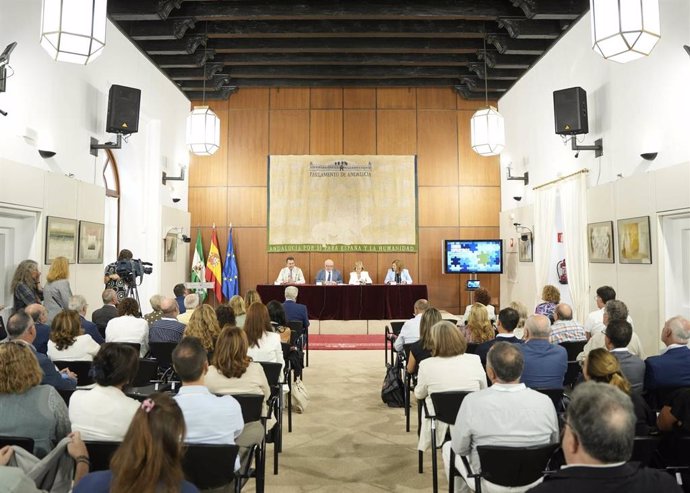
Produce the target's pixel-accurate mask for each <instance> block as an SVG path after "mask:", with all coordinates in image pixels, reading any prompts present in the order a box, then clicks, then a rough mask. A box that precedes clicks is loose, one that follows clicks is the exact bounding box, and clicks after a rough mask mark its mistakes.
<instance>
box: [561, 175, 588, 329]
mask: <svg viewBox="0 0 690 493" xmlns="http://www.w3.org/2000/svg"><path fill="white" fill-rule="evenodd" d="M558 190H559V192H560V194H561V211H562V215H563V235H564V242H565V262H566V267H567V270H568V287H569V288H570V294H571V296H572V298H573V319H574V320H577V321H578V322H580V323H584V321H585V319H586V317H587V309H588V299H587V298H588V296H589V266H588V250H587V175H586V174H584V173H580V174H578V175H576V176H574V177H572V178H570V179H568V180H565V181H563V182H561V183H560V184H559V187H558Z"/></svg>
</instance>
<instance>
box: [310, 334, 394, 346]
mask: <svg viewBox="0 0 690 493" xmlns="http://www.w3.org/2000/svg"><path fill="white" fill-rule="evenodd" d="M309 349H310V350H311V349H326V350H338V349H378V350H383V333H381V334H343V335H340V334H314V335H311V334H310V335H309Z"/></svg>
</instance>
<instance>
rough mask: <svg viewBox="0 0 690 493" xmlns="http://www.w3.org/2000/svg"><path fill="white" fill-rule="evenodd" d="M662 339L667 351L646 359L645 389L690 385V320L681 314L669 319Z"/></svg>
mask: <svg viewBox="0 0 690 493" xmlns="http://www.w3.org/2000/svg"><path fill="white" fill-rule="evenodd" d="M661 340H662V341H663V343H664V344H666V352H665V353H664V354H661V355H659V356H650V357H649V358H647V360H646V361H645V364H646V367H647V368H646V371H645V379H644V387H645V389H646V390H655V389H660V388H664V387H666V388H668V387H690V348H688V341H689V340H690V321H688V320H686V319H685V318H683V317H681V316H677V317H673V318H671V319H669V320H667V321H666V324H664V329H663V330H662V331H661Z"/></svg>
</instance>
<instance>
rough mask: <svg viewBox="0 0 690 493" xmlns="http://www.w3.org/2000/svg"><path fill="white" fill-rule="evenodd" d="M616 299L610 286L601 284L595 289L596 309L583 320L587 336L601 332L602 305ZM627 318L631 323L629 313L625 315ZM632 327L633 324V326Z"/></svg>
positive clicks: (604, 325) (604, 326)
mask: <svg viewBox="0 0 690 493" xmlns="http://www.w3.org/2000/svg"><path fill="white" fill-rule="evenodd" d="M615 299H616V291H615V290H614V289H613V288H612V287H611V286H601V287H600V288H598V289H597V296H596V303H597V309H596V310H594V311H593V312H591V313H590V314H589V315H587V320H586V321H585V332H586V333H587V337H588V338H589V337H591V336H593V335H594V334H596V333H597V332H603V331H604V329H605V328H606V324H605V323H604V307H605V306H606V303H608V302H609V301H611V300H615ZM627 317H628V318H627V320H628V322H629V323H630V325H633V321H632V318H630V315H628V316H627ZM633 328H634V326H633Z"/></svg>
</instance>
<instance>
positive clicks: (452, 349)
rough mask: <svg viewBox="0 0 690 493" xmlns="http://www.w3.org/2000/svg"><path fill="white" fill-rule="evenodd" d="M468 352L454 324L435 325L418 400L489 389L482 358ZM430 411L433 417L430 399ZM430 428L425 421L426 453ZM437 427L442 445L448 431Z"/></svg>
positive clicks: (419, 377) (419, 375) (422, 367)
mask: <svg viewBox="0 0 690 493" xmlns="http://www.w3.org/2000/svg"><path fill="white" fill-rule="evenodd" d="M466 350H467V342H466V341H465V337H464V336H463V335H462V333H461V332H460V331H459V330H458V328H457V327H456V326H455V325H454V324H453V323H451V322H448V321H445V320H442V321H440V322H438V323H436V324H434V325H433V327H431V358H427V359H425V360H424V361H422V362H420V363H419V371H418V372H417V385H415V388H414V395H415V397H416V398H417V399H418V400H421V399H426V397H427V396H428V395H429V394H433V393H434V392H445V391H448V390H466V391H475V390H479V389H484V388H486V373H484V368H482V363H481V361H480V360H479V356H477V355H476V354H466V353H465V351H466ZM426 408H427V409H428V411H429V413H430V414H433V413H434V406H433V403H432V402H431V399H426ZM430 426H431V424H430V422H429V420H427V419H424V420H423V422H422V428H421V429H420V433H419V444H418V446H417V448H418V449H419V450H426V449H427V448H429V445H430V444H431V428H430ZM436 426H437V427H436V436H437V437H438V438H439V443H440V442H441V441H442V440H443V437H444V436H445V435H446V431H447V430H448V427H447V425H446V424H445V423H441V422H439V423H437V425H436ZM434 453H436V452H435V451H434Z"/></svg>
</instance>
